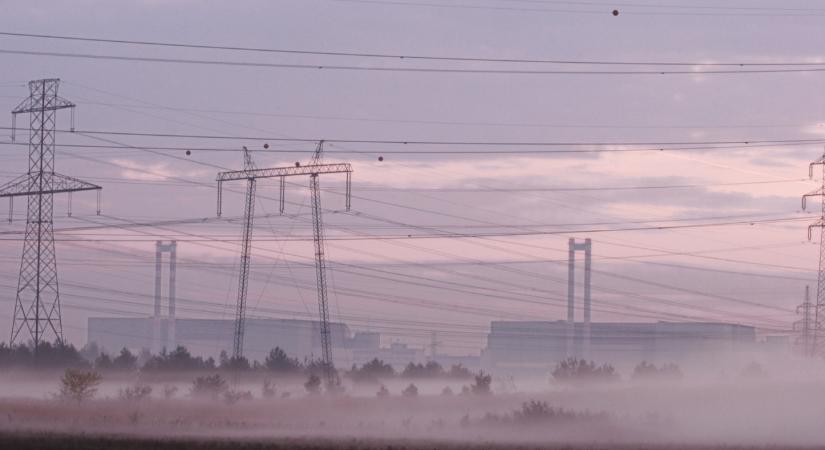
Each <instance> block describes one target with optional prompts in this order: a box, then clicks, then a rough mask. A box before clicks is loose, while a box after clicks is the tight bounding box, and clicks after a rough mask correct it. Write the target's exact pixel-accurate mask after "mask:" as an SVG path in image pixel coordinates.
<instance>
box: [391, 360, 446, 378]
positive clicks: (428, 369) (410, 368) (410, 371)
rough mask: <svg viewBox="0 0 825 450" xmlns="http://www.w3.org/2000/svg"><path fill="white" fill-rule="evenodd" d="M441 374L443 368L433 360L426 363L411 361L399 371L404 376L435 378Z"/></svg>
mask: <svg viewBox="0 0 825 450" xmlns="http://www.w3.org/2000/svg"><path fill="white" fill-rule="evenodd" d="M443 375H444V368H443V367H441V364H439V363H437V362H435V361H429V362H427V364H421V363H418V364H415V363H412V362H411V363H409V364H407V367H404V370H403V371H402V372H401V376H402V377H406V378H435V377H440V376H443Z"/></svg>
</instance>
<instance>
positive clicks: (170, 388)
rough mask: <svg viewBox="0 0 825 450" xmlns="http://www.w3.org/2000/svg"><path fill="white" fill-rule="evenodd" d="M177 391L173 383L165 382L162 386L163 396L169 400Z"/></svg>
mask: <svg viewBox="0 0 825 450" xmlns="http://www.w3.org/2000/svg"><path fill="white" fill-rule="evenodd" d="M177 393H178V387H177V386H175V385H173V384H167V385H165V386H163V398H165V399H166V400H169V399H171V398H173V397H174V396H175V394H177Z"/></svg>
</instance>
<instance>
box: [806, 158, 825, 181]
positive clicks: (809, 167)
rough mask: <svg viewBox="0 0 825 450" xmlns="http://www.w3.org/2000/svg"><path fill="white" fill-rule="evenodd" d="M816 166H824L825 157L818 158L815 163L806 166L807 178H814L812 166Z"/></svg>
mask: <svg viewBox="0 0 825 450" xmlns="http://www.w3.org/2000/svg"><path fill="white" fill-rule="evenodd" d="M818 164H825V155H823V156H820V157H819V159H817V160H816V161H814V162H812V163H810V164H808V178H813V177H814V166H816V165H818Z"/></svg>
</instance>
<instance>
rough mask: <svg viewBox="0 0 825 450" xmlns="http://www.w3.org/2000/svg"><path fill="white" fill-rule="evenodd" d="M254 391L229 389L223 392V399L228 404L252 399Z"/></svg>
mask: <svg viewBox="0 0 825 450" xmlns="http://www.w3.org/2000/svg"><path fill="white" fill-rule="evenodd" d="M253 398H254V397H252V393H251V392H249V391H236V390H227V391H226V392H224V393H223V401H224V402H225V403H226V404H227V405H234V404H235V403H238V402H239V401H241V400H247V401H249V400H252V399H253Z"/></svg>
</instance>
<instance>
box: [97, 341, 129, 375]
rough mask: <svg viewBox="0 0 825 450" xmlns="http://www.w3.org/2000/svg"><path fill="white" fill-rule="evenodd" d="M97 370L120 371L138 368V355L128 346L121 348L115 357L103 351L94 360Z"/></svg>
mask: <svg viewBox="0 0 825 450" xmlns="http://www.w3.org/2000/svg"><path fill="white" fill-rule="evenodd" d="M94 366H95V369H97V370H118V371H132V370H135V369H136V368H137V356H135V355H133V354H132V352H130V351H129V349H127V348H125V347H124V348H123V349H121V350H120V354H119V355H117V356H116V357H115V358H114V359H112V357H110V356H109V355H108V354H107V353H105V352H101V353H100V354H99V355H98V356H97V358H95V362H94Z"/></svg>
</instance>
